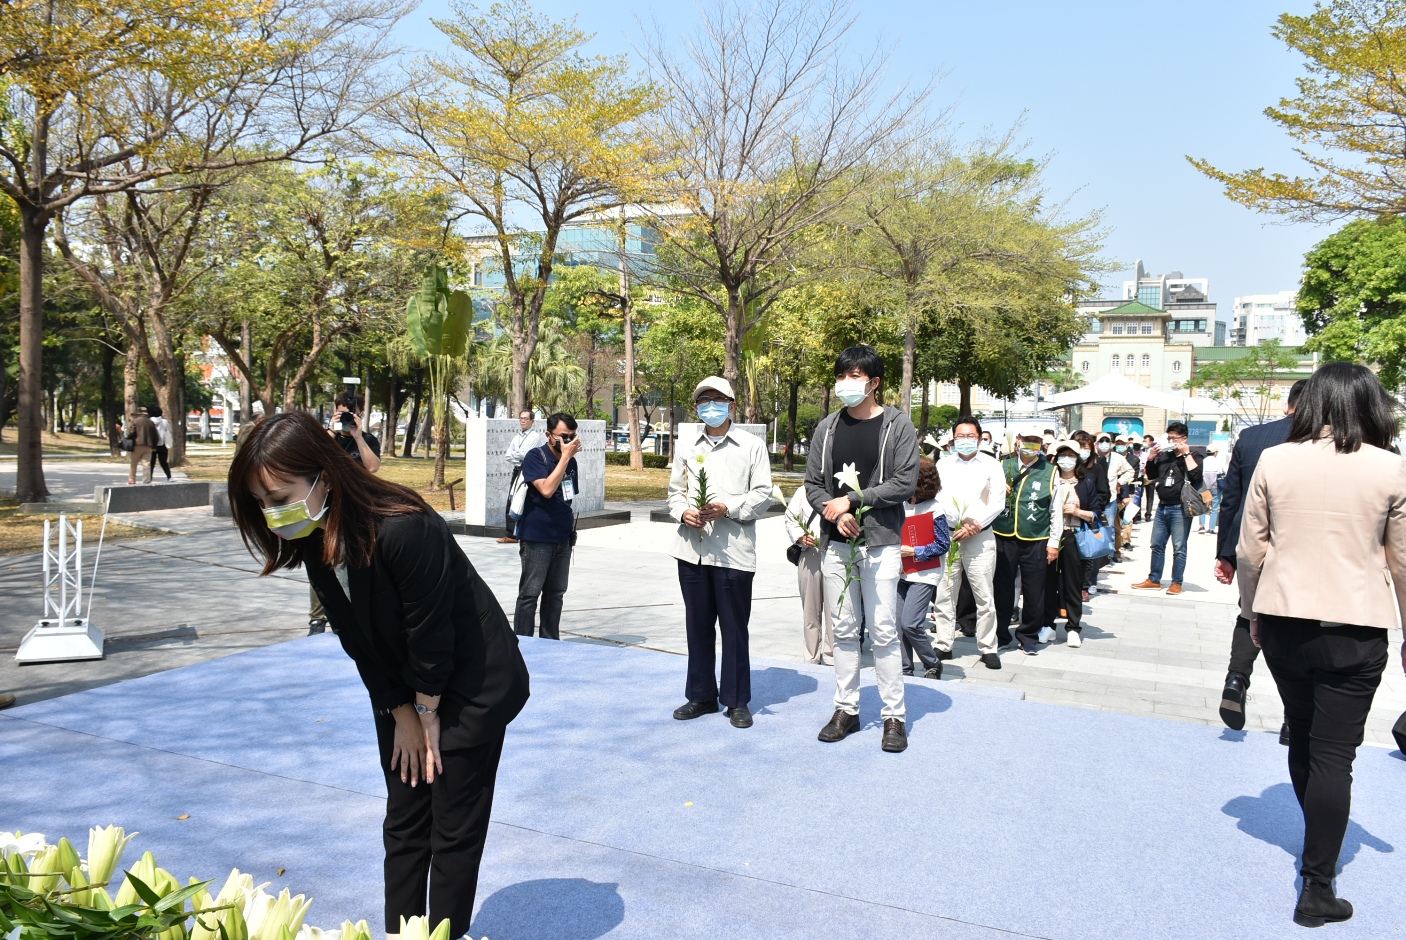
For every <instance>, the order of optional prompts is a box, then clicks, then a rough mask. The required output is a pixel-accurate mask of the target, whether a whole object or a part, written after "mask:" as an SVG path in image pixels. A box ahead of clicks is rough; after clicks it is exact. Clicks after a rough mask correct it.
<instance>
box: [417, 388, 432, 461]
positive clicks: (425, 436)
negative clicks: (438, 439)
mask: <svg viewBox="0 0 1406 940" xmlns="http://www.w3.org/2000/svg"><path fill="white" fill-rule="evenodd" d="M426 399H427V400H426V401H425V420H423V421H421V422H420V433H418V434H417V435H415V449H416V450H422V451H424V452H425V456H426V457H428V456H429V455H430V432H431V431H433V430H434V413H433V412H434V405H433V403H432V402H430V401H429V400H428V396H426Z"/></svg>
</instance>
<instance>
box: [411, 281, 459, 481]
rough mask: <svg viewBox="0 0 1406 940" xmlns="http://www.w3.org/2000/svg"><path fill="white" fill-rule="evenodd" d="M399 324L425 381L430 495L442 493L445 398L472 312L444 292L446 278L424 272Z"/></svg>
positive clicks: (452, 292) (451, 293)
mask: <svg viewBox="0 0 1406 940" xmlns="http://www.w3.org/2000/svg"><path fill="white" fill-rule="evenodd" d="M405 322H406V326H407V328H408V332H409V334H410V343H411V346H412V347H413V348H414V350H415V355H416V356H417V357H418V358H419V359H420V361H421V362H423V363H424V364H425V367H426V369H427V370H428V371H429V378H430V401H431V402H433V407H434V416H435V463H434V478H433V479H432V480H431V481H430V489H432V490H438V489H442V488H443V487H444V463H445V460H446V459H447V458H448V456H449V396H450V394H451V393H452V392H453V390H454V386H455V385H456V384H458V380H459V377H460V376H461V375H463V372H464V366H465V364H466V362H465V356H466V354H467V353H468V348H469V342H470V340H471V338H472V336H473V322H474V307H473V301H472V300H471V299H470V298H469V295H468V294H466V293H464V292H463V291H461V290H450V289H449V272H448V271H446V270H445V269H444V268H440V267H432V268H430V269H428V270H427V271H425V275H424V278H423V279H422V281H421V283H420V289H419V290H418V291H416V292H415V293H414V294H412V295H411V296H410V300H409V301H408V302H407V304H406V314H405Z"/></svg>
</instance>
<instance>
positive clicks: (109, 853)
mask: <svg viewBox="0 0 1406 940" xmlns="http://www.w3.org/2000/svg"><path fill="white" fill-rule="evenodd" d="M137 835H138V833H135V832H134V833H132V834H131V835H127V830H125V829H123V828H122V827H121V826H106V827H104V828H102V829H99V828H97V827H96V826H94V827H93V828H92V829H89V830H88V882H89V883H90V884H101V883H104V882H108V881H111V880H112V875H113V873H114V872H116V871H118V870H119V869H120V868H121V867H122V854H123V853H124V852H126V851H127V846H128V844H130V843H131V841H132V840H133V839H135V838H136V837H137ZM142 880H143V881H145V880H146V879H142Z"/></svg>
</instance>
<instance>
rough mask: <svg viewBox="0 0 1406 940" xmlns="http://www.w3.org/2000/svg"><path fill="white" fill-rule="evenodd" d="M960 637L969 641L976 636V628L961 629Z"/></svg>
mask: <svg viewBox="0 0 1406 940" xmlns="http://www.w3.org/2000/svg"><path fill="white" fill-rule="evenodd" d="M961 629H962V636H964V637H966V638H967V639H971V638H972V637H974V636H976V627H962V628H961Z"/></svg>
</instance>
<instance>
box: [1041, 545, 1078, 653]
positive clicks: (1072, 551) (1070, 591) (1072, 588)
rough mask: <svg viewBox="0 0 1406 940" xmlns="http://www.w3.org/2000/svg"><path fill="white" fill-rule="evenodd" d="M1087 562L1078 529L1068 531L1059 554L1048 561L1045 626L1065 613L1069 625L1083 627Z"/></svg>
mask: <svg viewBox="0 0 1406 940" xmlns="http://www.w3.org/2000/svg"><path fill="white" fill-rule="evenodd" d="M1084 565H1085V562H1084V559H1082V558H1080V557H1079V543H1078V542H1076V541H1075V540H1074V533H1072V532H1066V533H1064V539H1063V540H1062V541H1061V542H1060V544H1059V557H1058V558H1056V559H1055V560H1054V561H1052V562H1047V563H1046V565H1045V624H1044V625H1045V626H1047V627H1052V626H1054V622H1055V620H1056V619H1058V618H1059V617H1064V618H1066V620H1067V622H1066V623H1065V629H1067V630H1073V631H1075V632H1078V631H1079V630H1080V629H1081V627H1080V625H1079V621H1080V618H1082V617H1083V615H1084Z"/></svg>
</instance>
